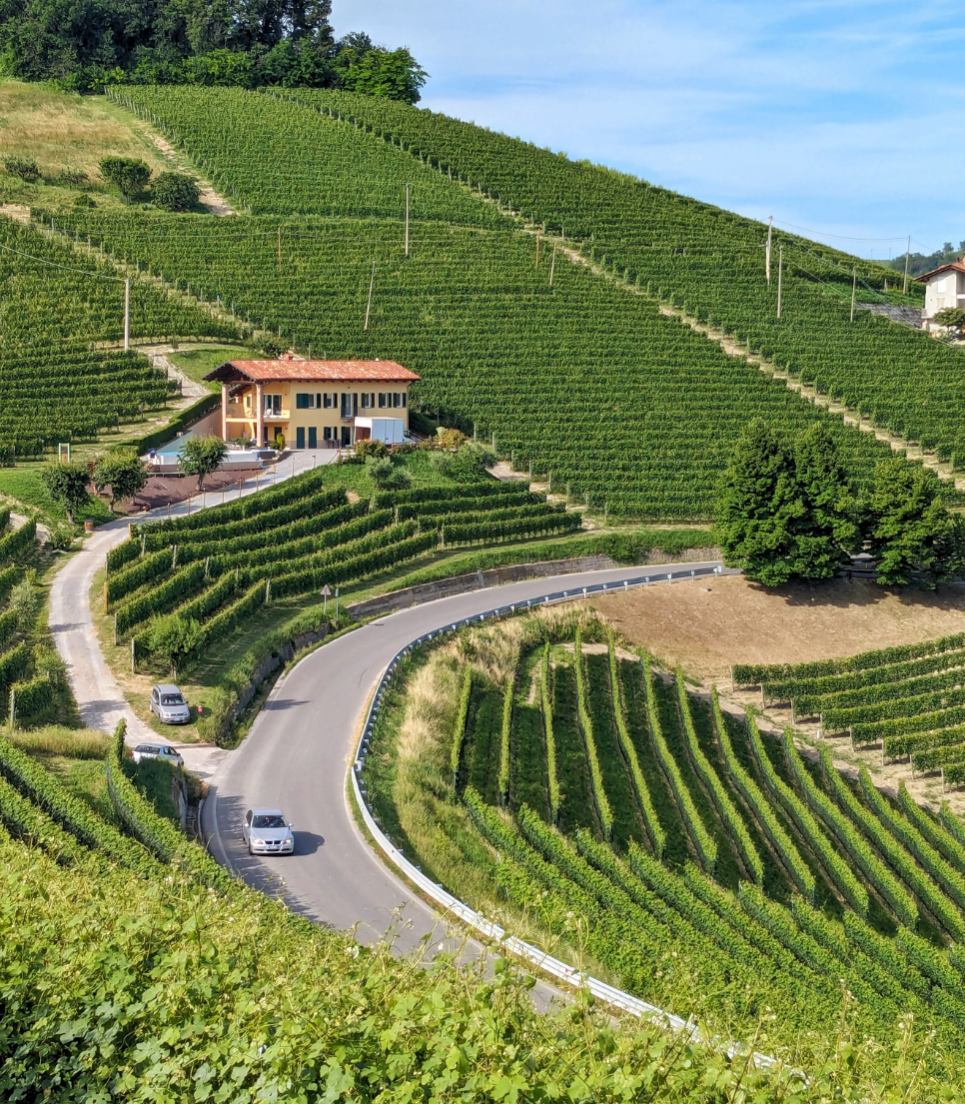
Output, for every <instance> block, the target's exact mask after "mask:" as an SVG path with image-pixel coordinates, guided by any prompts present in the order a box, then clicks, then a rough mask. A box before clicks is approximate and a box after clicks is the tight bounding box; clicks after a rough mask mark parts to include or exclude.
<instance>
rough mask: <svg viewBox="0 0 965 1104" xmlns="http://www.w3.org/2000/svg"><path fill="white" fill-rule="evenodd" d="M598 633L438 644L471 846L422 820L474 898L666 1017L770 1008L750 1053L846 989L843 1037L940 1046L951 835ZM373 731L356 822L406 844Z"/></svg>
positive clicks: (958, 934)
mask: <svg viewBox="0 0 965 1104" xmlns="http://www.w3.org/2000/svg"><path fill="white" fill-rule="evenodd" d="M574 624H576V631H575V636H574ZM607 631H608V630H606V628H605V627H604V626H603V625H602V624H601V623H600V622H598V621H594V620H592V619H590V620H587V618H586V617H583V618H582V620H580V619H578V618H577V619H575V620H574V618H570V619H566V618H565V617H562V616H561V615H556V617H555V619H554V617H550V616H537V617H529V618H526V619H525V622H524V625H523V627H522V628H519V627H518V626H516V627H515V628H513V629H512V630H511V629H510V626H507V627H506V629H505V630H501V629H500V628H499V627H495V628H491V629H485V630H484V629H479V630H475V629H474V630H467V632H468V633H469V635H468V636H466V639H465V641H464V643H463V645H461V646H460V645H458V644H454V645H452V647H453V648H455V649H456V651H454V652H453V653H452V654H453V655H455V654H456V652H458V653H459V654H460V655H464V656H465V663H466V666H467V668H468V671H469V674H468V675H467V676H466V678H465V681H461V683H460V690H461V697H460V699H459V702H458V703H456V702H455V701H454V700H453V701H452V704H451V706H450V714H448V715H449V716H451V717H452V718H453V720H452V722H451V725H452V727H451V728H446V727H445V722H442V724H441V727H439V728H438V731H437V735H436V737H435V739H437V740H438V742H439V748H438V757H439V760H440V762H441V761H442V760H443V759H444V760H445V761H446V762H447V763H449V764H450V767H449V771H450V777H451V779H452V784H454V787H455V791H454V793H453V797H454V798H455V797H456V795H458V796H459V798H461V800H462V802H463V803H464V806H465V808H466V809H467V811H468V816H469V821H470V822H471V824H472V825H473V826H474V829H475V831H476V832H477V833H479V835H481V836H482V838H483V839H484V840H485V841H486V843H487V844H488V845H489V846H490V847H491V848H492V849H493V850H492V851H488V852H483V851H480V850H479V848H478V846H477V847H475V848H474V847H473V846H472V845H471V843H470V842H468V837H466V836H462V835H460V834H459V833H460V829H459V827H458V825H459V823H460V818H459V816H458V815H457V814H456V813H455V812H451V813H446V814H440V816H439V823H440V824H441V825H445V826H446V831H447V833H449V835H450V836H451V837H452V840H453V842H454V844H455V845H456V846H457V847H458V849H459V851H460V852H461V853H462V854H464V855H466V856H469V857H471V861H472V862H474V863H475V864H476V866H477V867H478V868H479V869H482V870H484V871H485V872H486V873H487V874H488V876H489V879H490V883H491V885H492V886H493V887H495V888H494V890H493V896H498V895H502V896H503V897H505V898H508V899H509V900H510V901H511V902H513V903H514V905H515V906H516V908H517V909H518V910H519V913H518V915H520V914H522V915H525V917H526V920H527V923H528V924H530V925H531V924H532V923H533V922H535V923H537V924H538V927H539V930H540V931H541V932H542V936H541V938H542V939H543V940H544V942H545V943H546V944H547V945H548V946H549V947H553V946H554V945H555V942H556V941H557V940H563V941H564V944H566V945H568V946H570V947H571V948H572V947H573V945H574V943H575V945H576V946H578V947H579V948H580V949H581V950H582V952H583V953H585V954H587V955H590V956H592V958H593V959H594V960H595V961H597V962H598V963H601V964H602V965H603V967H605V968H609V969H610V970H612V971H613V972H614V974H615V975H616V976H617V977H618V978H619V980H620V983H621V984H622V985H623V986H624V987H626V988H629V989H630V990H631V991H633V992H634V993H636V994H638V995H640V996H642V997H644V998H645V999H647V1000H650V1001H652V1002H653V1003H656V1004H658V1005H660V1006H661V1007H669V1008H671V1009H672V1010H673V1011H674V1012H676V1013H678V1014H684V1015H695V1016H701V1017H702V1016H708V1017H710V1019H711V1020H712V1022H714V1023H725V1024H726V1025H727V1026H728V1029H729V1030H734V1031H737V1032H740V1031H741V1030H743V1029H744V1026H745V1025H747V1024H750V1023H753V1022H755V1021H756V1019H757V1017H759V1016H760V1015H761V1014H762V1012H763V1011H764V1009H765V1008H766V1009H767V1010H769V1011H770V1010H773V1014H774V1015H773V1023H772V1024H771V1026H770V1027H769V1028H768V1038H769V1040H770V1041H771V1045H773V1044H774V1043H775V1042H776V1043H782V1042H790V1040H792V1039H793V1038H796V1037H797V1038H799V1037H801V1035H802V1034H803V1033H807V1032H815V1033H820V1032H823V1031H825V1030H826V1028H827V1026H828V1025H829V1024H830V1023H832V1022H834V1021H835V1020H836V1019H837V1018H838V1017H839V1016H840V1015H841V1009H842V991H843V990H844V989H846V990H847V991H848V992H849V993H850V994H851V997H850V998H849V999H850V1000H851V1004H850V1008H849V1015H851V1016H853V1017H854V1018H855V1023H856V1025H857V1027H858V1030H860V1031H862V1032H868V1033H870V1034H873V1035H874V1036H875V1037H876V1038H879V1039H886V1038H890V1037H892V1036H893V1033H894V1031H895V1025H896V1024H897V1023H898V1021H899V1019H900V1018H901V1017H902V1016H903V1015H904V1014H906V1013H908V1012H913V1013H914V1015H915V1017H916V1021H917V1022H918V1023H919V1025H920V1026H924V1025H928V1026H929V1027H931V1026H934V1028H935V1030H936V1031H937V1032H938V1037H939V1038H940V1039H941V1041H942V1042H941V1047H942V1048H944V1047H948V1048H950V1049H949V1051H948V1053H951V1052H952V1051H954V1052H956V1053H958V1052H960V1050H961V1047H962V1042H961V1040H962V1037H963V1036H962V1028H963V1027H965V1001H963V1000H962V997H961V989H962V984H963V981H965V957H963V956H962V955H961V953H960V952H959V950H958V944H959V943H960V941H961V939H962V938H963V936H965V826H963V825H962V824H961V822H960V821H958V820H957V819H956V818H955V817H954V816H952V815H951V814H950V813H948V812H947V810H946V811H945V813H944V815H943V816H942V818H940V819H939V818H936V817H934V816H932V815H931V814H930V813H928V812H926V811H925V810H924V809H922V808H920V807H919V806H917V805H916V804H915V803H914V802H913V801H911V800H910V798H909V797H908V795H907V794H906V793H902V795H901V800H900V801H892V800H891V799H888V798H886V797H884V796H883V795H882V794H881V793H880V792H879V791H878V790H877V789H876V787H875V786H874V784H873V782H872V781H871V779H870V776H868V774H867V772H863V773H862V774H861V776H860V778H859V779H858V780H857V781H852V780H849V779H848V778H846V777H844V776H843V775H841V774H839V772H838V771H837V769H836V768H835V767H834V765H833V763H832V761H831V758H830V756H829V755H828V754H827V752H825V754H824V755H823V756H821V757H819V758H818V759H817V760H813V759H810V758H807V757H805V756H804V755H803V754H802V753H801V752H800V751H799V750H798V749H797V748H796V747H795V745H794V742H793V740H792V739H791V738H790V736H789V734H787V733H786V734H785V735H784V737H783V738H776V737H775V736H773V735H769V734H765V733H762V732H760V731H759V729H758V725H757V722H756V720H755V718H754V716H752V715H748V716H746V717H735V716H732V715H730V714H728V713H726V712H725V711H724V710H722V709H721V707H720V705H719V703H718V698H717V694H716V690H715V691H714V694H713V697H712V700H710V701H708V700H707V698H706V697H699V696H694V695H692V694H691V693H690V692H689V691H688V688H687V684H686V682H685V681H684V678H683V674H682V672H680V671H679V670H678V671H677V672H676V674H675V675H670V674H669V673H666V672H659V671H655V670H653V669H652V668H651V664H650V661H649V659H648V658H647V657H646V656H645V655H644V656H643V657H642V658H640V657H634V656H632V655H631V654H629V653H627V652H624V651H621V650H619V649H618V648H617V647H616V644H615V641H614V638H613V636H612V634H611V635H609V636H607ZM503 632H505V639H503V637H502V636H501V633H503ZM501 641H502V642H501ZM601 642H602V643H601ZM460 648H461V651H460ZM512 649H515V650H514V651H513V650H512ZM441 654H443V653H441ZM497 656H500V657H502V659H501V660H500V661H499V662H498V663H497V661H496V658H495V657H497ZM429 662H430V664H431V663H432V662H433V661H432V659H431V657H430V660H429ZM439 662H440V663H441V664H442V665H443V666H440V667H439V668H436V670H438V671H442V670H444V669H445V668H444V664H445V662H447V661H445V660H443V659H440V660H439ZM449 662H451V661H449ZM505 669H511V673H510V675H509V677H508V678H506V679H503V678H501V677H496V676H494V674H493V672H494V671H497V670H505ZM747 674H748V672H744V674H743V675H742V676H741V677H746V676H747ZM433 677H436V676H433ZM425 685H426V683H425V681H424V679H423V680H422V681H421V682H420V686H423V687H424V686H425ZM437 685H441V684H437ZM448 685H450V686H451V685H452V683H451V682H450V683H449V684H448ZM435 708H436V709H438V705H436V707H435ZM389 731H390V730H389V729H383V733H384V734H383V735H382V736H379V735H378V734H377V736H376V743H375V744H374V745H373V751H374V752H375V755H374V756H370V760H369V761H370V764H374V766H373V770H374V772H375V773H374V774H373V776H372V777H371V779H370V781H369V787H370V792H372V793H375V794H376V795H377V796H376V799H375V808H376V809H377V811H378V812H379V814H380V816H381V817H382V818H383V820H384V822H385V823H386V824H395V825H396V826H397V830H398V831H400V832H403V833H407V832H409V831H415V832H416V835H417V837H418V838H419V839H423V838H426V837H423V836H422V835H419V830H418V828H417V826H416V824H415V822H411V823H409V822H407V821H406V816H407V814H406V812H405V808H406V806H405V805H403V806H400V807H399V808H395V807H394V805H393V800H394V799H393V796H392V794H393V787H394V785H395V782H394V779H395V778H396V777H397V774H398V771H399V769H400V767H399V766H398V765H397V764H396V765H393V766H392V767H391V769H390V771H389V774H391V780H390V779H389V774H386V773H384V772H385V770H386V768H385V767H384V766H383V764H384V763H385V762H386V761H390V762H393V763H394V756H395V753H394V752H393V751H392V749H391V744H390V743H385V742H384V741H386V740H390V739H391V737H390V736H389V735H388V733H389ZM380 740H381V741H383V742H379V741H380ZM436 754H437V753H436V752H435V751H428V750H425V751H423V752H422V753H421V755H420V759H421V761H426V760H429V761H431V760H433V759H434V758H435V756H436ZM386 756H387V757H388V760H387V759H386ZM366 771H367V773H368V772H369V767H368V766H367V767H366ZM399 777H401V776H399ZM413 780H414V775H413V776H410V775H406V776H405V780H404V781H403V782H402V783H401V784H402V785H403V786H404V787H407V788H408V787H411V785H412V784H413ZM429 784H431V783H428V782H423V785H429ZM407 793H408V789H407ZM405 800H406V801H407V802H408V801H409V800H410V798H409V797H406V799H405ZM400 817H401V819H400ZM405 842H406V853H407V854H411V853H412V851H413V849H414V850H415V851H416V854H417V856H418V861H419V862H421V863H422V864H423V868H424V869H428V870H432V869H433V863H434V862H435V861H440V862H449V863H451V862H452V859H451V855H450V852H449V851H447V849H446V846H444V845H442V844H441V843H435V844H431V845H427V846H426V847H425V848H422V849H420V848H419V847H418V846H417V844H416V842H415V838H414V837H410V838H408V839H406V841H405ZM447 855H448V856H449V858H448V859H447V858H445V856H447ZM450 888H454V889H456V890H458V887H450ZM527 930H530V929H527ZM554 953H555V952H554ZM571 953H573V952H572V951H571Z"/></svg>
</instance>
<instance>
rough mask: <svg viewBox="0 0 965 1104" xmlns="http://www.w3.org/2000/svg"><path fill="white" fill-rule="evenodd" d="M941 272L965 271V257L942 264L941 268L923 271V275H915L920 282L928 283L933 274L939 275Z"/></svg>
mask: <svg viewBox="0 0 965 1104" xmlns="http://www.w3.org/2000/svg"><path fill="white" fill-rule="evenodd" d="M941 272H965V257H963V258H962V260H960V261H952V262H951V263H950V264H946V265H942V266H941V268H933V269H932V270H931V272H923V273H922V274H921V276H916V277H915V281H916V282H917V283H919V284H927V283H928V281H929V280H930V279H931V278H932V276H937V275H938V274H939V273H941Z"/></svg>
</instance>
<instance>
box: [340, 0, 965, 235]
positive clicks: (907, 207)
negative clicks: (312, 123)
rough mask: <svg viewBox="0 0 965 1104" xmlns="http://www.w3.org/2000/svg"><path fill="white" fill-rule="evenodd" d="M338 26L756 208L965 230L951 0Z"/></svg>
mask: <svg viewBox="0 0 965 1104" xmlns="http://www.w3.org/2000/svg"><path fill="white" fill-rule="evenodd" d="M335 19H336V25H337V29H338V30H339V31H345V30H349V29H365V30H368V31H369V32H370V33H371V34H372V35H373V37H375V38H376V39H378V40H381V41H384V42H386V43H387V44H390V45H396V44H405V45H408V46H409V47H410V48H411V49H412V51H413V53H414V54H415V56H416V57H417V58H418V59H419V60H420V61H421V62H422V64H423V65H424V66H425V67H426V69H428V71H429V73H430V74H431V80H430V82H429V84H428V85H427V87H426V89H425V93H424V99H423V104H424V105H425V106H427V107H431V108H433V109H435V110H441V111H445V112H447V113H449V114H452V115H456V116H458V117H460V118H464V119H472V120H474V121H475V122H477V123H479V124H481V125H485V126H490V127H493V128H495V129H498V130H503V131H506V132H507V133H510V134H516V135H520V136H521V137H523V138H526V139H527V140H530V141H534V142H536V143H537V144H538V145H542V146H549V147H551V148H553V149H557V150H559V149H563V150H565V151H566V152H567V153H568V154H569V155H570V156H571V157H589V158H590V159H592V160H594V161H599V162H603V163H606V164H609V165H613V166H614V167H617V168H621V169H624V170H626V171H630V172H636V173H638V174H640V175H641V176H644V177H646V178H647V179H648V180H651V181H653V182H654V183H659V184H663V185H665V186H667V187H670V188H674V189H676V190H678V191H683V192H687V193H689V194H692V195H696V196H698V197H700V198H701V199H704V200H707V201H710V202H718V203H721V204H723V205H725V206H728V207H732V208H734V209H736V210H740V211H742V212H745V213H748V214H754V215H756V216H757V217H761V216H766V215H767V214H769V213H772V212H773V213H774V214H775V216H777V217H783V218H784V220H785V221H794V222H803V224H804V225H808V226H812V227H816V228H822V227H823V228H824V229H825V230H826V231H827V232H828V233H842V234H852V235H854V236H856V237H885V236H890V235H894V234H900V233H903V232H907V231H906V227H908V228H910V229H911V231H912V233H913V234H914V236H915V237H916V239H918V240H921V241H927V242H934V243H936V244H940V242H941V240H943V239H944V238H946V237H954V238H955V239H956V242H957V240H958V238H959V237H965V217H963V212H962V211H961V210H960V208H961V207H963V206H965V202H963V203H962V204H957V203H954V202H951V203H950V201H949V200H948V199H947V198H946V197H947V196H948V195H949V194H951V195H954V194H955V192H956V191H957V190H959V186H958V183H957V182H958V178H959V177H960V175H961V154H960V153H958V144H959V143H958V125H959V124H958V120H959V119H960V117H961V110H962V107H963V100H965V69H963V68H962V66H961V64H960V60H959V56H960V53H961V45H962V42H963V39H965V22H963V20H962V18H961V15H960V9H959V8H958V6H957V5H954V4H953V3H951V2H950V0H925V2H923V3H919V4H918V5H908V4H907V3H905V2H904V0H902V2H898V0H786V2H785V3H782V4H777V5H775V4H773V3H771V2H764V0H675V2H669V0H597V3H596V4H595V5H593V6H592V7H590V6H588V5H586V4H585V2H584V3H579V4H578V3H576V0H548V2H547V0H512V2H510V0H491V2H490V3H488V4H486V5H476V4H468V3H465V2H452V0H447V2H445V3H443V2H442V0H409V3H407V4H404V5H400V4H398V3H397V2H395V3H390V2H389V0H336V9H335ZM885 248H886V247H885ZM876 252H877V255H879V256H880V255H882V253H881V251H879V250H876Z"/></svg>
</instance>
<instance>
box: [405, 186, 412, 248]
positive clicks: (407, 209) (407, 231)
mask: <svg viewBox="0 0 965 1104" xmlns="http://www.w3.org/2000/svg"><path fill="white" fill-rule="evenodd" d="M410 187H411V184H406V186H405V255H406V256H407V257H408V255H409V189H410Z"/></svg>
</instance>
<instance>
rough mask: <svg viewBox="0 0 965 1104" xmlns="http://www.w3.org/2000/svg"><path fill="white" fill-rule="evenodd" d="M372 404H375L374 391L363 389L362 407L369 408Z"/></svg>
mask: <svg viewBox="0 0 965 1104" xmlns="http://www.w3.org/2000/svg"><path fill="white" fill-rule="evenodd" d="M373 406H375V392H374V391H363V392H362V408H363V409H364V410H369V409H371V408H372V407H373Z"/></svg>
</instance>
